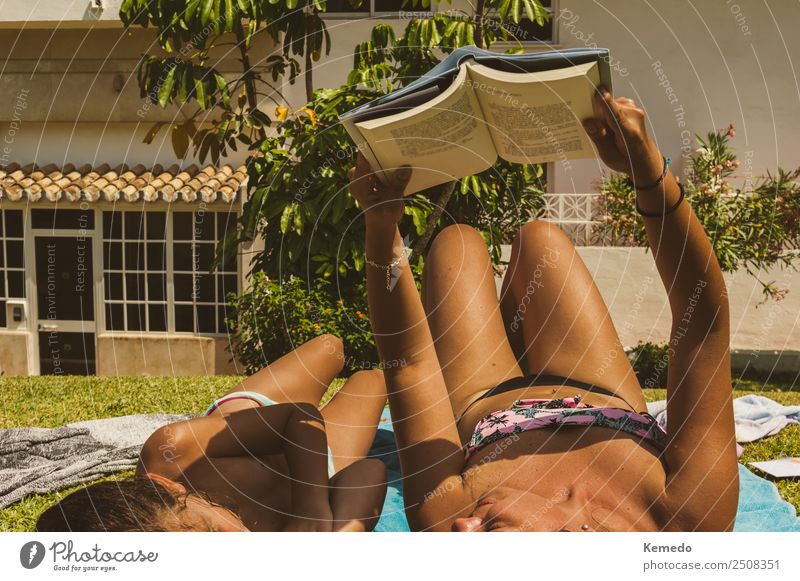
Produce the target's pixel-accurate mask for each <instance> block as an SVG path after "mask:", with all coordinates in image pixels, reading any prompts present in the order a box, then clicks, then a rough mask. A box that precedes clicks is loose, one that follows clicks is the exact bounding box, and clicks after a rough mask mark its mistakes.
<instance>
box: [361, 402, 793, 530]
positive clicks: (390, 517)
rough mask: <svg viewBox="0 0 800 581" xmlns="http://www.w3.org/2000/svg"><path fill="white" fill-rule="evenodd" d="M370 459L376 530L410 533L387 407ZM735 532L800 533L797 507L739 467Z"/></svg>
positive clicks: (767, 482) (771, 484)
mask: <svg viewBox="0 0 800 581" xmlns="http://www.w3.org/2000/svg"><path fill="white" fill-rule="evenodd" d="M370 456H372V457H374V458H380V459H381V460H383V461H384V462H385V463H386V468H387V472H388V478H389V489H388V492H387V493H386V500H385V501H384V504H383V512H382V514H381V518H380V520H379V521H378V525H377V526H376V527H375V531H376V532H407V531H409V530H410V529H409V527H408V521H407V520H406V515H405V509H404V506H403V488H402V484H401V482H402V480H401V478H402V477H401V474H400V460H399V458H398V456H397V447H396V445H395V441H394V430H393V428H392V421H391V417H390V415H389V409H388V408H387V409H385V410H384V412H383V416H382V417H381V423H380V425H379V426H378V433H377V435H376V436H375V442H374V443H373V445H372V450H371V451H370ZM734 531H736V532H800V519H798V518H797V513H796V511H795V509H794V507H793V506H792V505H791V504H789V503H788V502H786V501H785V500H783V499H782V498H781V497H780V495H779V494H778V489H777V488H775V485H774V484H773V483H772V482H770V481H768V480H764V479H763V478H759V477H758V476H756V475H755V474H753V473H752V472H750V471H749V470H748V469H747V468H745V467H744V466H742V465H741V464H740V465H739V510H738V513H737V515H736V525H735V526H734Z"/></svg>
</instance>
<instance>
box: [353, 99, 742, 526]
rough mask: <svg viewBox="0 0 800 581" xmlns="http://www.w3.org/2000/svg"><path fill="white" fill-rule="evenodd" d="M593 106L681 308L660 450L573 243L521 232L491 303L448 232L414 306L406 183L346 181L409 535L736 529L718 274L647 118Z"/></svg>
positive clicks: (484, 255)
mask: <svg viewBox="0 0 800 581" xmlns="http://www.w3.org/2000/svg"><path fill="white" fill-rule="evenodd" d="M595 106H596V111H595V116H594V118H592V119H588V120H586V121H585V128H586V131H587V132H588V133H589V135H590V137H591V138H592V140H593V141H594V143H595V145H596V147H597V150H598V152H599V155H600V157H601V158H602V160H603V161H604V162H605V163H606V165H608V166H609V167H610V168H611V169H613V170H615V171H619V172H625V173H627V174H628V175H629V176H630V178H631V180H632V183H633V186H634V188H635V189H636V196H637V198H636V199H637V202H636V210H637V211H638V212H639V214H641V216H642V219H643V220H644V225H645V228H646V230H647V238H648V241H649V244H650V248H651V249H652V256H653V257H654V258H655V262H656V268H657V269H658V273H659V275H660V276H661V280H662V282H663V284H664V287H665V289H666V292H667V295H668V297H669V308H670V310H671V312H672V321H673V324H672V334H671V341H670V345H669V347H670V348H669V374H668V375H669V377H668V381H667V383H668V385H667V400H668V403H667V410H668V416H669V422H668V429H667V432H666V433H665V432H664V431H662V429H661V428H660V427H659V426H658V424H657V423H656V422H655V420H654V419H653V418H652V417H651V416H650V415H649V414H648V413H647V407H646V405H645V400H644V396H643V394H642V389H641V387H640V385H639V383H638V381H637V379H636V375H635V374H634V373H633V370H632V369H631V366H630V363H629V362H628V358H627V357H626V355H625V352H624V351H623V348H622V345H621V343H620V340H619V338H618V336H617V333H616V331H615V329H614V326H613V324H612V322H611V317H610V315H609V312H608V309H607V307H606V304H605V303H604V301H603V298H602V297H601V295H600V292H599V291H598V289H597V287H596V286H595V284H594V281H593V280H592V275H591V273H590V272H589V270H588V269H587V267H586V266H585V265H584V263H583V261H582V260H581V257H580V255H579V254H578V253H577V252H576V250H575V248H574V247H573V245H572V243H571V242H570V240H569V238H568V237H567V236H566V235H565V234H564V233H563V232H562V231H561V230H559V229H558V228H557V227H555V226H553V225H551V224H549V223H547V222H543V221H535V222H531V223H530V224H527V225H526V226H524V227H523V228H522V229H521V230H520V232H519V233H518V234H517V236H516V239H515V240H514V244H513V246H512V251H511V259H510V264H509V267H508V270H507V272H506V274H505V280H504V281H503V289H502V292H501V298H500V300H499V301H498V298H497V289H496V287H495V278H494V272H493V269H492V264H491V261H490V259H489V254H488V252H487V250H486V245H485V244H484V241H483V238H482V237H481V235H480V233H478V232H477V231H475V230H474V229H472V228H469V227H466V226H462V225H455V226H450V227H448V228H446V229H445V230H444V231H442V233H441V234H439V236H438V238H437V239H436V240H435V241H434V243H433V245H432V246H431V249H430V251H429V252H428V254H427V256H426V259H425V271H424V274H423V280H422V299H420V295H419V293H418V292H417V287H416V285H415V283H414V276H413V274H412V273H411V271H410V270H409V266H408V261H407V259H406V258H405V256H404V252H403V251H402V249H403V244H402V241H401V238H400V235H399V233H398V230H397V223H398V221H399V220H400V218H401V217H402V215H403V198H402V192H403V189H404V186H405V183H406V181H407V179H408V177H409V170H408V169H406V170H404V171H398V172H397V173H396V174H395V175H394V176H393V177H394V183H392V184H391V186H383V185H381V184H380V183H379V182H378V180H377V179H376V177H375V176H374V175H373V174H372V172H371V170H370V168H369V166H368V165H367V163H366V162H365V161H364V159H363V158H360V159H359V162H358V165H357V167H356V168H354V169H353V170H351V174H350V175H351V184H350V189H351V192H352V193H353V195H354V196H355V197H356V198H357V199H358V201H359V203H360V204H361V206H362V208H363V209H364V211H365V213H366V256H367V264H368V267H367V283H368V293H369V307H370V310H369V313H370V319H371V322H372V328H373V331H374V333H375V338H376V341H377V344H378V350H379V352H380V354H381V357H382V359H383V360H384V361H385V362H387V365H386V366H385V369H386V371H385V373H386V382H387V386H388V389H389V402H390V404H391V408H392V420H393V421H394V423H395V435H396V437H397V444H398V451H399V454H400V461H401V465H402V470H403V475H404V479H403V490H404V499H405V503H406V514H407V516H408V519H409V522H410V524H411V527H412V529H416V530H454V531H597V530H613V531H659V530H669V531H694V530H705V531H724V530H730V529H731V528H732V527H733V522H734V519H735V515H736V507H737V495H738V480H737V465H736V442H735V440H734V424H733V412H732V405H731V378H730V369H731V367H730V356H729V350H728V343H729V341H728V334H729V322H728V300H727V293H726V290H725V283H724V281H723V278H722V272H721V271H720V267H719V264H718V263H717V259H716V257H715V255H714V252H713V250H712V247H711V244H710V243H709V240H708V238H707V236H706V233H705V232H704V231H703V227H702V225H701V224H700V222H699V221H698V219H697V217H696V216H695V215H694V212H693V211H692V209H691V207H690V206H689V204H688V203H687V202H686V201H685V200H684V199H683V186H681V185H680V184H679V183H678V182H677V181H676V179H675V178H674V177H673V176H672V174H671V173H670V172H669V163H668V160H667V159H665V158H664V157H663V156H662V155H661V153H660V152H659V150H658V147H657V146H656V144H655V142H654V141H653V140H652V139H651V137H650V136H649V135H648V132H647V129H646V121H645V115H644V112H643V111H642V110H641V109H639V108H638V107H637V106H636V104H635V103H634V102H633V101H631V100H630V99H626V98H618V99H615V98H614V97H612V95H611V94H610V93H608V92H606V91H603V92H602V93H599V94H598V95H597V98H596V102H595ZM404 174H405V175H404ZM631 210H632V211H633V210H634V208H631ZM390 361H404V362H405V364H404V365H402V366H392V365H388V362H390Z"/></svg>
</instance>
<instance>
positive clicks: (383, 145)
mask: <svg viewBox="0 0 800 581" xmlns="http://www.w3.org/2000/svg"><path fill="white" fill-rule="evenodd" d="M466 80H467V71H466V68H462V69H461V70H460V71H459V73H458V75H457V76H456V78H455V79H454V80H453V84H452V85H451V86H450V87H448V89H447V90H446V91H444V92H443V93H442V94H441V95H439V96H438V97H436V98H435V99H433V100H431V101H430V102H428V103H425V104H423V105H420V106H418V107H414V108H413V109H409V110H408V111H404V112H402V113H397V114H395V115H390V116H388V117H383V118H381V119H371V120H369V121H361V122H357V123H356V124H355V125H356V127H357V128H358V129H359V131H360V132H361V134H362V136H363V137H364V139H365V140H366V141H367V142H368V143H369V145H370V147H371V148H372V152H373V153H374V154H375V157H376V158H377V159H378V161H379V162H380V166H381V169H383V170H391V169H393V168H397V167H400V166H402V165H410V166H411V167H412V169H413V171H412V174H411V181H410V182H409V184H408V186H407V187H406V191H405V192H404V193H405V194H406V195H408V194H412V193H414V192H418V191H420V190H424V189H425V188H429V187H431V186H435V185H438V184H442V183H445V182H449V181H452V180H454V179H458V178H462V177H464V176H468V175H472V174H475V173H479V172H482V171H483V170H485V169H487V168H489V167H491V166H492V165H493V164H494V162H495V160H496V159H497V152H496V151H495V149H494V143H493V141H492V137H491V135H490V134H489V130H488V129H487V127H486V123H485V122H484V119H483V114H482V112H481V107H480V105H479V104H478V100H477V98H476V97H475V93H474V92H473V91H472V90H471V88H470V87H469V85H468V84H467V82H466ZM376 169H377V168H376Z"/></svg>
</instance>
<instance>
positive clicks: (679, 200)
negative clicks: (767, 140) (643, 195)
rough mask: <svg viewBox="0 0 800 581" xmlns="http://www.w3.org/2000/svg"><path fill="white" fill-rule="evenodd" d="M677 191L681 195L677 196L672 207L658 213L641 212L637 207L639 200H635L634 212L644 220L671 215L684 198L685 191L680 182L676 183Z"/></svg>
mask: <svg viewBox="0 0 800 581" xmlns="http://www.w3.org/2000/svg"><path fill="white" fill-rule="evenodd" d="M678 189H680V191H681V195H680V196H678V201H677V202H675V204H674V205H673V206H672V207H670V208H668V209H666V210H664V211H663V212H661V213H658V212H645V211H643V210H642V209H641V208H640V207H639V198H636V211H637V212H639V214H640V215H642V216H644V217H645V218H663V217H664V216H666V215H667V214H671V213H672V212H674V211H675V210H677V209H678V206H680V205H681V202H683V198H684V197H686V189H685V188H684V187H683V184H682V183H681V182H678Z"/></svg>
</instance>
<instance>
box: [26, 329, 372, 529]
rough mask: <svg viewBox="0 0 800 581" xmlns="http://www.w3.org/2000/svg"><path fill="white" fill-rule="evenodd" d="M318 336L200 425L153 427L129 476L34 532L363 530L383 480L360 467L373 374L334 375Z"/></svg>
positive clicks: (83, 495) (331, 348)
mask: <svg viewBox="0 0 800 581" xmlns="http://www.w3.org/2000/svg"><path fill="white" fill-rule="evenodd" d="M343 362H344V356H343V353H342V343H341V341H340V340H339V339H338V338H336V337H333V336H330V335H323V336H320V337H317V338H315V339H314V340H312V341H309V342H308V343H306V344H304V345H302V346H301V347H299V348H298V349H296V350H295V351H292V352H291V353H289V354H287V355H284V356H283V357H281V358H280V359H278V360H277V361H275V362H274V363H272V364H270V365H269V366H268V367H266V368H264V369H262V370H261V371H259V372H258V373H256V374H255V375H253V376H251V377H248V378H247V379H245V380H244V381H242V383H241V384H240V385H239V386H237V387H236V388H235V389H233V390H231V391H230V392H228V393H227V394H225V395H224V396H222V397H221V398H220V399H218V400H217V401H215V402H214V403H213V404H212V405H211V406H210V407H209V408H208V410H207V411H206V413H205V414H204V415H203V416H202V417H198V418H195V419H191V420H187V421H183V422H178V423H174V424H170V425H167V426H164V427H162V428H159V429H158V430H156V432H155V433H153V435H151V436H150V438H149V439H148V440H147V442H146V443H145V444H144V447H143V448H142V451H141V456H140V459H139V464H138V467H137V469H136V475H135V476H134V477H133V478H131V479H128V480H122V481H109V482H101V483H98V484H93V485H90V486H87V487H85V488H82V489H80V490H78V491H76V492H73V493H72V494H70V495H69V496H67V497H66V498H64V499H63V500H61V501H60V502H59V503H58V504H56V505H55V506H53V507H51V508H49V509H48V510H47V511H45V512H44V513H43V514H42V516H41V517H40V518H39V521H38V522H37V525H36V529H37V530H38V531H246V530H251V531H281V530H282V531H368V530H372V528H374V526H375V524H376V523H377V521H378V518H379V516H380V511H381V507H382V505H383V499H384V495H385V493H386V472H385V468H384V465H383V463H382V462H381V461H380V460H376V459H369V458H366V454H367V452H368V450H369V447H370V445H371V444H372V441H373V438H374V436H375V430H376V428H377V424H378V421H379V419H380V415H381V412H382V411H383V408H384V406H385V404H386V386H385V384H384V381H383V372H381V371H377V370H375V371H360V372H358V373H356V374H354V375H353V376H351V377H350V378H349V379H348V380H347V383H345V385H344V387H343V388H342V389H341V391H339V392H338V393H337V394H336V395H335V396H334V397H333V399H332V400H331V401H330V402H329V403H328V404H327V405H326V406H325V407H323V408H322V410H321V411H319V410H317V404H318V403H319V401H320V398H321V397H322V394H323V393H324V392H325V390H326V388H327V387H328V385H330V383H331V381H332V380H333V378H334V377H336V375H337V374H338V373H339V372H340V371H341V370H342V365H343Z"/></svg>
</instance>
